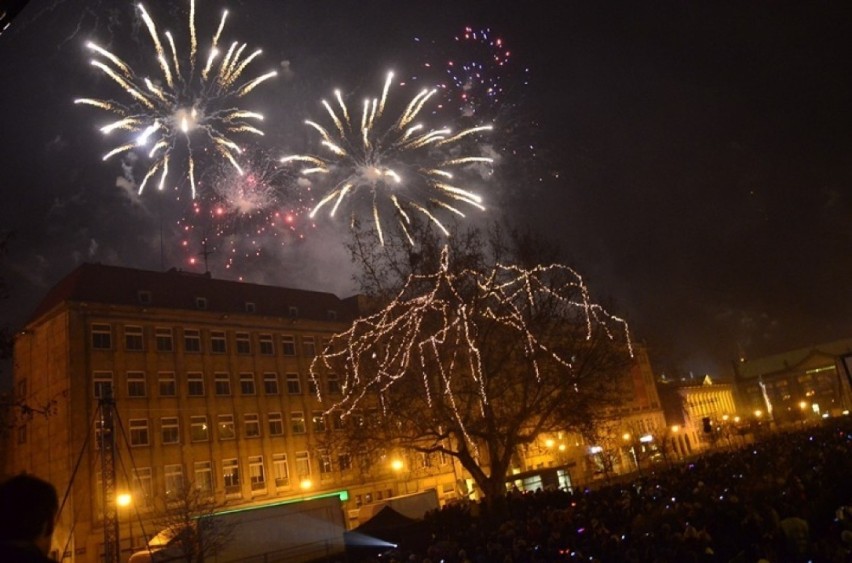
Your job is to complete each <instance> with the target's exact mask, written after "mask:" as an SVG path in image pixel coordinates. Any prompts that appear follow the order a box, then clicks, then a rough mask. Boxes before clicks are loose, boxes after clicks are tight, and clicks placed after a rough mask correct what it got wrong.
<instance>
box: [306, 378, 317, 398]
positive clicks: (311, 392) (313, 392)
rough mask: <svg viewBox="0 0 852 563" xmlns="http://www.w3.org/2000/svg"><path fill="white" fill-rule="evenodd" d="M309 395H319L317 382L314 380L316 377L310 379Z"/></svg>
mask: <svg viewBox="0 0 852 563" xmlns="http://www.w3.org/2000/svg"><path fill="white" fill-rule="evenodd" d="M308 394H309V395H316V394H317V380H316V379H314V376H313V375H312V376H310V377H308Z"/></svg>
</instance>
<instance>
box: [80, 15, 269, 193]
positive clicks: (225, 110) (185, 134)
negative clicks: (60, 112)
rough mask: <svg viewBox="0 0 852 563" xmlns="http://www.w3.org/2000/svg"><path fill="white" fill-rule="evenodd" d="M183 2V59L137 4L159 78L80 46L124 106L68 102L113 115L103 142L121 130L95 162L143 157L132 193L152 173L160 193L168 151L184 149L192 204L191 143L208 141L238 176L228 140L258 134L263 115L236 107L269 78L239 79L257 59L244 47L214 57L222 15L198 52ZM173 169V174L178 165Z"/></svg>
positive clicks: (235, 45)
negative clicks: (136, 153) (133, 154)
mask: <svg viewBox="0 0 852 563" xmlns="http://www.w3.org/2000/svg"><path fill="white" fill-rule="evenodd" d="M189 4H190V5H189V19H188V28H189V39H190V41H189V43H190V48H189V53H188V55H187V56H186V57H185V58H184V57H183V56H182V53H181V52H180V51H179V50H178V47H177V45H176V42H175V38H174V37H173V36H172V34H171V33H170V32H168V31H167V32H165V33H164V34H163V36H164V37H165V42H164V41H163V40H162V39H161V36H160V32H159V31H158V29H157V24H156V23H155V22H154V20H153V19H152V18H151V16H150V15H149V14H148V11H147V10H146V9H145V6H144V5H142V4H139V5H138V9H139V13H140V16H141V17H142V21H143V22H144V23H145V27H146V29H147V31H148V35H149V36H150V39H151V43H152V46H153V48H154V56H155V59H156V62H157V66H158V67H159V72H160V76H156V77H147V76H140V75H139V74H137V73H136V72H135V71H134V70H133V68H132V67H131V66H130V65H128V64H127V63H126V62H125V61H124V60H122V59H121V58H120V57H119V56H118V55H116V54H114V53H112V52H110V51H108V50H107V49H104V48H103V47H101V46H99V45H97V44H95V43H93V42H89V43H88V44H87V47H88V49H89V50H90V51H92V53H93V54H94V58H93V59H92V61H91V64H92V65H93V66H94V67H96V68H98V69H99V70H100V71H101V72H103V73H104V74H105V75H106V76H107V77H109V78H110V80H111V81H112V82H113V83H115V84H116V85H118V87H119V88H121V90H122V91H123V92H124V93H125V94H126V95H127V96H129V100H128V101H127V102H126V103H123V102H119V101H114V100H111V99H96V98H78V99H76V100H74V103H76V104H82V105H89V106H93V107H96V108H98V109H101V110H105V111H107V112H109V113H111V114H112V115H113V116H114V117H116V119H115V121H113V122H111V123H108V124H106V125H103V126H101V127H100V131H101V132H102V133H103V134H104V135H105V136H115V135H116V133H117V132H122V133H124V136H125V138H124V139H122V141H121V142H120V143H119V144H118V145H117V146H116V147H115V148H113V149H112V150H110V151H109V152H107V153H106V154H105V155H104V157H103V160H108V159H109V158H111V157H113V156H116V155H119V154H122V153H125V152H128V151H131V150H142V151H143V152H144V153H145V154H146V155H147V156H148V158H149V159H150V164H149V166H148V170H147V172H146V174H145V176H144V178H143V180H142V182H141V183H140V184H139V187H138V191H139V193H140V194H141V193H142V192H143V191H144V189H145V186H146V185H147V183H148V180H150V179H151V178H152V177H153V176H155V175H156V174H157V173H159V174H160V179H159V183H158V187H159V189H163V188H164V187H165V185H166V182H167V177H168V172H169V168H170V167H169V161H170V160H173V158H174V157H175V156H176V155H175V149H176V148H177V147H180V146H184V147H186V154H187V159H188V161H187V163H186V166H185V167H184V170H185V173H186V175H187V176H188V179H189V184H190V188H191V190H192V197H193V198H195V196H196V185H195V174H194V170H195V162H194V156H193V144H192V141H193V139H196V138H197V137H200V138H201V140H202V143H204V144H206V143H209V146H211V147H212V148H213V149H214V151H215V152H216V153H218V154H219V155H220V156H221V157H222V158H224V159H225V160H226V161H228V162H229V163H231V165H232V166H233V167H234V168H235V169H236V170H238V171H240V167H239V164H238V163H237V156H238V155H239V154H240V153H241V152H242V149H241V148H240V145H239V144H237V142H236V140H235V136H237V135H241V134H250V135H263V131H262V130H261V129H260V128H259V127H257V125H256V124H258V123H259V122H261V121H263V115H262V114H260V113H258V112H256V111H249V110H246V109H245V108H243V107H240V104H241V103H242V100H241V98H243V97H244V96H245V95H246V94H248V93H249V92H251V91H252V90H254V89H255V88H256V87H257V86H259V85H260V84H262V83H263V82H265V81H267V80H269V79H270V78H272V77H273V76H275V75H276V74H277V73H276V72H274V71H272V72H267V73H264V74H261V75H259V76H254V77H246V76H245V71H246V69H247V67H248V66H249V64H250V63H251V62H252V61H253V60H254V59H255V58H257V57H258V56H259V55H260V54H261V51H260V50H259V49H258V50H255V51H254V52H252V53H251V54H249V55H245V56H244V54H243V53H244V51H245V50H246V47H247V44H246V43H239V42H237V41H235V42H233V43H232V44H231V46H230V48H229V49H228V50H227V54H226V55H225V56H224V57H222V52H221V50H220V48H219V39H220V36H221V34H222V32H223V30H224V27H225V21H226V19H227V17H228V12H227V10H226V11H223V13H222V17H221V19H220V21H219V25H218V27H217V29H216V32H215V33H214V35H213V37H212V39H211V41H210V45H209V48H208V49H207V52H206V53H201V52H199V51H200V49H199V44H198V35H197V31H196V24H195V19H196V10H195V0H190V2H189ZM164 43H165V45H166V47H164ZM199 63H203V66H202V64H199ZM128 141H129V142H128ZM172 164H173V165H172V167H171V169H172V170H174V169H175V168H176V167H175V166H174V162H172ZM177 168H178V169H180V167H179V166H178V167H177Z"/></svg>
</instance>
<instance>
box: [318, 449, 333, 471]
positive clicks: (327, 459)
mask: <svg viewBox="0 0 852 563" xmlns="http://www.w3.org/2000/svg"><path fill="white" fill-rule="evenodd" d="M319 470H320V474H321V475H328V474H329V473H331V456H330V455H329V454H328V452H326V451H321V452H320V455H319Z"/></svg>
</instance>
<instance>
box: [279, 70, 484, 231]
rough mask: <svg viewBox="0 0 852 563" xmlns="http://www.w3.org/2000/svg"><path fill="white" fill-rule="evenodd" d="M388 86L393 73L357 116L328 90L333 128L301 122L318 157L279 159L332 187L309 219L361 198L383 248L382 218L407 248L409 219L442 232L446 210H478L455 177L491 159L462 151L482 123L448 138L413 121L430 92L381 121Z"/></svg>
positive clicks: (475, 196)
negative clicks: (316, 144) (315, 141)
mask: <svg viewBox="0 0 852 563" xmlns="http://www.w3.org/2000/svg"><path fill="white" fill-rule="evenodd" d="M392 82H393V73H389V74H388V76H387V80H386V81H385V85H384V88H383V90H382V94H381V96H380V97H378V98H372V99H366V100H364V102H363V105H362V108H361V110H360V112H354V115H353V114H352V113H350V109H349V107H348V106H347V105H346V102H345V101H344V99H343V96H342V95H341V93H340V91H339V90H337V91H335V93H334V96H335V105H334V106H333V105H332V104H331V103H329V102H328V101H326V100H322V105H323V107H324V108H325V110H326V112H327V114H328V116H329V118H330V119H331V121H332V122H333V125H331V126H323V125H321V124H319V123H316V122H314V121H310V120H308V121H306V122H305V123H306V124H307V125H308V127H310V128H311V129H313V130H315V131H316V132H318V133H319V135H320V137H321V145H322V148H323V153H322V154H316V155H290V156H285V157H284V158H282V159H281V162H283V163H289V164H293V165H298V166H300V167H301V174H302V176H303V177H307V178H314V177H316V178H318V179H319V182H321V183H322V184H323V185H328V186H331V188H330V189H329V190H328V191H327V192H326V193H325V195H324V196H323V197H322V198H321V199H320V201H319V203H317V205H316V206H315V207H314V208H313V210H312V211H311V216H312V217H313V216H314V215H316V214H317V213H318V212H320V211H321V210H323V209H324V208H325V209H327V210H328V213H329V215H330V216H332V217H333V216H334V215H335V214H336V212H337V210H338V208H339V207H340V205H341V204H342V203H343V202H344V201H346V200H347V199H349V200H351V199H353V198H355V199H358V201H359V202H363V201H365V200H366V204H367V206H368V207H369V208H370V210H371V214H372V220H373V223H374V225H375V228H376V231H377V232H378V235H379V240H380V241H381V242H382V244H384V228H383V226H382V225H383V221H388V219H387V218H385V216H386V215H390V217H392V218H393V221H394V224H395V225H397V226H398V227H399V228H400V229H401V231H402V233H404V234H405V236H406V237H407V238H408V240H409V242H411V243H412V244H413V242H414V241H413V240H412V238H411V234H410V229H409V227H410V225H411V215H412V214H415V215H416V214H419V215H422V216H425V217H426V218H427V219H428V220H429V221H431V222H432V223H433V224H435V225H436V226H437V227H438V228H440V229H441V231H442V232H444V234H449V233H448V231H447V229H446V228H445V227H444V225H443V224H442V223H441V221H440V219H439V217H438V214H440V213H442V212H450V213H452V214H454V215H456V216H458V217H464V216H465V214H464V212H463V211H462V209H463V207H473V208H476V209H479V210H484V209H485V207H484V206H483V204H482V197H480V196H479V195H478V194H476V193H475V192H473V191H470V190H468V189H465V188H463V187H460V186H459V185H458V183H457V180H456V175H457V174H459V173H465V172H470V171H471V169H472V168H474V167H476V166H482V165H490V164H491V163H492V162H493V161H492V159H491V158H489V157H484V156H478V155H474V154H469V153H465V152H463V151H464V148H463V143H464V142H466V141H470V140H472V139H475V138H476V136H477V135H478V134H479V133H482V132H485V131H491V129H492V127H491V125H482V126H477V127H471V128H468V129H464V130H462V131H459V132H457V133H453V132H452V131H451V130H450V129H449V128H441V129H430V128H427V127H426V126H425V125H423V124H422V123H418V122H417V119H418V116H419V115H420V113H421V111H422V110H423V108H424V107H425V106H426V104H427V103H428V102H429V100H430V98H432V97H433V96H434V95H435V93H436V90H434V89H433V90H425V89H424V90H422V91H421V92H419V93H418V94H417V95H416V96H414V98H413V99H412V100H411V101H410V102H409V103H408V105H407V106H406V107H405V109H404V110H403V111H402V113H401V114H400V115H399V116H397V117H395V118H393V119H388V118H387V117H386V114H385V106H386V103H387V100H388V92H389V90H390V86H391V83H392ZM359 114H360V115H359ZM353 215H354V213H353Z"/></svg>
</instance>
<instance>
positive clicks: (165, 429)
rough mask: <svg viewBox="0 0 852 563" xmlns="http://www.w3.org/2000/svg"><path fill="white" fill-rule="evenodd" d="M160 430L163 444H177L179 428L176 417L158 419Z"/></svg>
mask: <svg viewBox="0 0 852 563" xmlns="http://www.w3.org/2000/svg"><path fill="white" fill-rule="evenodd" d="M160 430H161V432H162V437H163V443H164V444H177V443H179V442H180V428H179V427H178V419H177V417H173V416H169V417H163V418H161V419H160Z"/></svg>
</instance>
